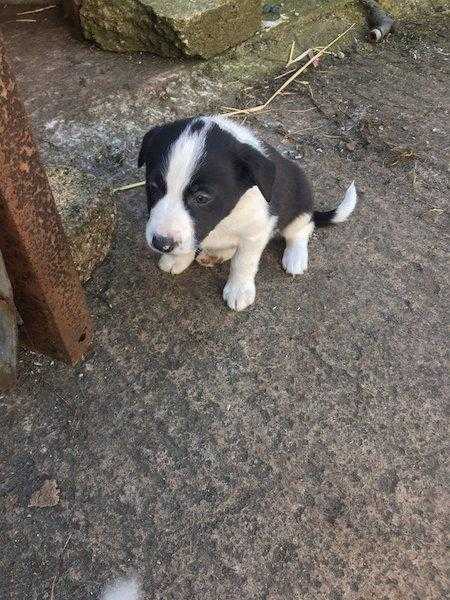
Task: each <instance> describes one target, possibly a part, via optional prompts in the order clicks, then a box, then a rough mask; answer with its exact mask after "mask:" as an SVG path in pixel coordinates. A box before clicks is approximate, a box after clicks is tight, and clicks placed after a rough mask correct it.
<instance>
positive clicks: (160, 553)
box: [0, 19, 448, 600]
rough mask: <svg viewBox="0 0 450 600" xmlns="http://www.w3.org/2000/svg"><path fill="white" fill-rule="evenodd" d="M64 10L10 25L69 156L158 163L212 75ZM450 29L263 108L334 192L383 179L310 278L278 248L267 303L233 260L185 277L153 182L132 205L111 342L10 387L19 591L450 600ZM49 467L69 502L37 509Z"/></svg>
mask: <svg viewBox="0 0 450 600" xmlns="http://www.w3.org/2000/svg"><path fill="white" fill-rule="evenodd" d="M50 21H51V20H50ZM48 27H49V29H47V30H46V29H44V30H39V31H37V32H36V33H35V35H34V38H33V40H31V38H30V41H29V43H27V44H25V43H24V37H23V31H21V30H19V28H18V27H17V25H16V24H12V25H11V27H6V28H5V29H4V33H5V36H6V41H7V42H8V43H9V45H10V48H11V56H12V59H13V62H14V65H15V69H16V73H17V76H18V79H19V81H20V83H21V87H22V90H23V95H24V98H25V100H26V103H27V106H28V108H29V111H30V114H31V115H32V118H33V123H34V125H35V128H36V132H37V137H38V139H39V142H40V144H41V147H42V150H43V155H44V157H45V160H46V161H47V162H48V163H49V164H50V163H52V162H55V161H59V162H61V163H63V164H67V163H71V164H75V165H76V166H78V167H80V168H83V169H88V170H90V171H91V172H94V173H95V174H96V175H97V176H98V177H100V178H103V179H104V180H105V181H109V182H113V183H119V182H120V183H128V182H130V181H133V180H136V179H139V178H140V177H141V176H142V175H141V174H139V173H138V172H137V170H136V169H135V166H134V164H135V159H136V148H137V144H138V140H139V137H140V136H141V135H142V133H143V132H144V131H145V128H146V127H147V126H148V125H149V124H150V123H152V122H153V121H154V119H155V118H156V116H158V115H159V116H161V113H157V110H159V111H160V110H161V109H160V106H163V105H164V104H165V98H167V94H166V90H167V87H166V85H167V81H168V80H170V78H171V77H172V76H174V73H175V71H177V70H179V69H184V68H186V67H182V66H180V65H177V64H174V63H168V62H167V63H163V62H160V61H155V60H154V59H152V58H149V57H133V58H130V57H115V56H112V55H108V54H104V53H100V52H98V51H95V50H93V49H90V48H88V47H86V46H84V45H82V44H76V43H75V42H73V41H72V40H71V39H70V38H69V36H68V35H66V33H65V30H64V29H63V28H62V26H61V25H60V24H58V22H57V20H55V21H54V22H53V21H51V22H49V24H48ZM52 28H53V29H52ZM29 30H30V33H29V35H30V36H31V35H32V31H33V30H32V29H31V27H30V28H29ZM50 31H51V32H52V35H49V32H50ZM445 31H446V28H445V23H444V22H443V21H442V19H440V20H439V22H436V23H433V24H432V25H430V26H427V27H426V28H424V27H423V26H421V25H420V24H416V25H414V24H412V25H410V26H404V27H403V28H402V30H401V31H400V32H399V33H398V34H397V35H396V36H395V37H392V38H391V39H389V40H388V41H387V42H385V43H384V44H382V45H380V46H377V47H376V48H374V49H370V48H368V47H367V46H366V45H365V44H364V43H363V42H361V41H359V42H358V43H357V44H355V45H354V47H353V48H352V50H351V51H349V52H348V53H347V54H346V57H345V58H343V59H341V60H339V59H332V58H329V59H327V60H326V61H324V64H323V65H322V67H321V68H320V69H317V70H316V71H315V72H314V73H311V74H310V75H309V76H308V80H309V82H310V86H309V87H308V86H306V85H304V84H294V85H293V86H292V87H290V88H289V90H288V93H287V94H286V95H283V96H280V97H279V98H278V99H277V101H276V102H275V103H274V105H273V108H272V110H270V111H267V112H266V113H264V114H261V115H259V116H258V118H256V119H253V120H251V121H250V120H249V121H248V123H249V124H251V125H252V126H254V127H255V128H256V130H257V131H258V132H259V134H260V135H261V136H262V137H264V138H266V139H268V140H270V141H272V142H273V143H275V144H276V145H278V147H279V148H280V149H282V150H283V151H285V152H287V153H288V154H289V155H290V156H292V157H293V158H294V159H295V160H298V161H299V162H300V163H301V164H303V165H304V166H305V168H306V169H307V171H308V173H309V174H310V177H311V179H312V181H313V183H314V188H315V190H316V194H317V201H318V204H319V205H320V206H332V205H334V204H336V202H337V201H338V200H339V198H340V196H341V195H342V194H343V192H344V189H345V188H346V186H347V185H348V184H349V183H350V181H351V180H352V179H355V180H356V183H357V186H358V189H359V191H360V203H359V205H358V208H357V211H356V213H355V214H354V216H353V218H352V219H351V221H349V222H348V223H347V224H344V225H342V226H339V227H336V228H333V229H328V230H323V231H320V232H317V233H316V234H315V236H314V239H313V240H312V243H311V246H310V248H311V256H310V268H309V271H308V273H307V274H306V275H305V276H302V277H298V278H295V279H292V278H289V277H287V276H286V275H285V274H284V273H283V271H282V270H281V268H280V264H279V263H280V253H281V244H280V243H279V242H277V241H275V242H274V243H273V244H272V245H271V246H270V247H269V248H268V249H267V251H266V252H265V254H264V257H263V260H262V264H261V269H260V273H259V275H258V280H257V300H256V304H255V305H254V307H252V308H251V309H250V310H247V311H246V312H244V313H232V312H230V311H229V310H227V308H226V307H225V306H224V304H223V303H222V300H221V289H222V287H223V285H224V282H225V280H226V274H227V268H228V267H227V266H226V265H223V266H221V267H220V268H217V269H213V270H205V269H202V268H201V267H199V266H197V265H195V266H193V267H192V268H191V269H190V270H189V271H187V272H186V273H184V274H182V275H180V276H178V277H175V278H173V277H170V276H168V275H166V274H163V273H161V272H160V271H159V270H158V269H157V267H156V263H155V259H154V257H153V256H151V255H150V254H149V252H148V251H147V250H146V248H145V244H144V240H143V230H144V224H145V207H144V193H143V190H142V189H139V190H136V191H134V192H130V193H127V194H123V195H121V196H120V197H119V202H120V219H119V221H120V222H119V226H118V230H117V238H116V241H115V245H114V248H113V251H112V254H111V255H110V257H109V259H108V260H107V261H106V262H105V263H104V264H103V265H102V266H101V267H100V268H99V269H98V270H97V272H96V274H95V277H94V279H93V280H92V281H91V283H90V284H89V286H88V290H87V291H88V298H89V303H90V306H91V309H92V312H93V314H94V317H95V321H96V343H95V346H94V348H93V350H92V353H91V354H90V355H89V356H88V357H87V360H86V362H85V363H84V364H82V365H80V366H79V367H77V368H76V369H75V370H72V369H69V368H67V367H65V366H63V365H60V364H56V363H54V362H51V361H49V360H47V359H45V358H43V357H42V356H38V355H35V354H31V353H29V352H25V351H23V352H22V353H21V356H20V364H19V369H20V376H19V384H18V387H17V390H16V391H15V392H13V393H11V394H10V395H9V396H3V397H1V396H0V411H1V412H0V427H1V444H2V448H1V483H0V502H1V508H0V519H1V536H2V541H1V547H2V551H1V552H0V597H1V598H6V599H8V600H24V599H27V600H37V599H39V600H40V599H44V598H50V599H53V598H54V599H55V600H56V599H57V600H69V599H70V600H85V599H86V598H97V597H98V593H99V590H100V589H101V587H102V586H103V584H104V583H105V582H106V581H108V580H110V579H111V578H113V577H115V576H119V575H122V574H128V573H133V572H135V573H137V574H138V575H139V576H140V577H141V578H142V581H143V585H144V589H145V600H153V599H155V600H156V599H160V600H163V599H164V600H168V599H174V600H178V599H179V600H181V599H183V600H186V599H191V598H192V599H202V600H219V599H220V600H236V599H239V600H256V599H258V600H263V599H265V600H294V599H302V600H319V599H324V600H325V599H327V600H328V599H329V600H338V599H355V600H356V599H358V600H369V599H372V598H377V599H378V598H379V599H402V600H403V599H416V600H425V599H437V598H444V597H445V592H446V587H447V580H446V576H445V559H444V544H445V533H444V524H445V519H446V509H447V506H448V494H447V493H446V488H445V483H446V477H445V476H446V470H445V466H446V465H445V463H446V439H447V429H446V416H445V402H446V384H447V379H446V368H445V367H446V365H445V358H446V336H445V329H444V326H443V324H444V318H445V312H446V311H445V307H446V294H445V250H446V245H445V231H446V228H445V225H446V200H447V195H448V178H447V170H446V169H447V165H446V150H447V139H448V138H447V137H446V136H447V134H448V132H447V129H448V110H447V107H448V103H447V101H448V91H447V88H448V43H447V40H446V39H445V37H444V32H445ZM46 32H47V33H46ZM48 40H52V42H51V44H52V51H50V50H49V52H48V53H47V54H46V53H44V52H42V48H43V47H45V44H47V46H48V44H49V42H48ZM32 41H33V43H31V42H32ZM64 48H65V50H66V51H65V53H64V52H63V51H62V50H63V49H64ZM139 61H141V62H139ZM64 66H66V69H64ZM152 69H153V71H152ZM76 83H77V85H75V84H76ZM279 83H280V81H279V80H278V81H276V82H274V81H272V80H269V81H267V82H266V83H265V84H261V86H259V87H256V88H254V89H252V90H246V92H245V95H244V96H243V97H242V98H241V99H240V103H241V104H242V103H244V104H245V103H246V104H248V105H252V104H255V103H259V102H260V101H261V100H263V99H265V98H267V95H268V94H270V92H271V91H272V90H273V89H275V86H276V85H277V84H279ZM155 90H156V91H155ZM199 93H200V92H199ZM158 94H159V96H160V100H161V103H160V105H159V106H158V108H152V104H151V103H148V102H147V101H146V99H147V98H148V97H149V96H150V97H151V98H156V96H157V95H158ZM165 94H166V95H165ZM155 104H156V101H155ZM167 106H168V107H169V108H167V116H170V114H174V113H175V111H172V112H171V108H170V106H171V105H170V103H168V104H167ZM152 111H154V112H152ZM45 480H55V481H56V482H57V486H58V488H59V490H60V495H59V500H58V497H57V496H54V497H53V500H54V502H53V503H54V504H55V505H54V506H51V507H46V508H37V507H29V506H28V505H29V503H30V499H31V497H32V495H33V493H34V492H35V491H36V490H38V489H39V488H40V487H41V486H42V484H43V482H44V481H45ZM50 503H52V502H50ZM52 589H53V592H54V594H53V596H52Z"/></svg>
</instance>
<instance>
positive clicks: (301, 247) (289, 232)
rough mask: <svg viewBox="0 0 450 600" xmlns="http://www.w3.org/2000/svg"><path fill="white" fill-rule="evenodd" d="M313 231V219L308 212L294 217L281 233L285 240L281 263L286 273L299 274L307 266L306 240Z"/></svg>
mask: <svg viewBox="0 0 450 600" xmlns="http://www.w3.org/2000/svg"><path fill="white" fill-rule="evenodd" d="M313 231H314V221H313V220H312V215H311V214H310V213H304V214H303V215H300V216H298V217H296V218H295V219H294V220H293V221H292V222H291V223H289V225H288V226H287V227H285V229H284V230H283V231H282V235H283V237H284V238H285V240H286V248H285V250H284V254H283V260H282V265H283V268H284V270H285V271H286V273H289V274H290V275H301V274H302V273H304V272H305V271H306V269H307V268H308V241H309V238H310V235H311V234H312V232H313Z"/></svg>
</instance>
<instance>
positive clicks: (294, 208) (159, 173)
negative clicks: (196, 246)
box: [138, 119, 313, 240]
mask: <svg viewBox="0 0 450 600" xmlns="http://www.w3.org/2000/svg"><path fill="white" fill-rule="evenodd" d="M188 126H190V131H191V132H192V133H195V132H198V131H201V129H202V128H203V127H205V123H204V121H202V120H201V119H183V120H179V121H175V122H173V123H169V124H167V125H164V126H161V127H155V128H153V129H152V130H150V131H149V132H148V133H147V134H146V135H145V137H144V139H143V142H142V147H141V151H140V153H139V160H138V166H139V167H141V166H142V165H143V164H144V163H145V165H146V180H147V183H146V189H147V201H148V209H149V211H150V210H151V208H152V206H153V205H154V204H155V203H156V202H157V200H158V199H159V198H161V197H162V196H163V195H164V193H165V184H164V177H163V175H164V169H165V166H166V164H167V158H168V154H169V152H170V148H171V146H172V144H173V143H174V142H175V141H176V140H177V139H178V137H179V136H180V135H181V133H182V132H183V131H184V130H185V129H186V128H187V127H188ZM262 148H263V151H264V152H260V151H259V150H258V149H256V148H255V147H253V146H252V145H249V144H245V143H242V142H240V141H239V140H238V139H236V137H235V136H234V135H232V134H231V133H229V132H228V131H226V130H224V129H222V128H221V127H219V126H218V125H217V124H212V125H209V128H208V132H207V136H206V141H205V151H204V156H203V158H202V161H201V162H200V164H199V166H198V168H197V170H196V172H195V174H194V176H193V177H192V180H191V181H190V183H189V185H188V186H187V188H186V190H185V192H184V202H185V205H186V207H187V209H188V211H189V212H190V213H191V214H192V216H193V220H194V223H195V224H196V228H197V231H196V236H197V239H199V240H201V239H203V238H205V237H206V236H207V235H208V233H210V232H211V231H212V230H213V229H214V228H215V227H216V225H217V224H218V223H219V222H220V221H221V220H222V219H224V218H225V217H226V216H227V215H228V214H230V212H231V211H232V210H233V208H234V207H235V206H236V204H237V202H238V201H239V199H240V198H241V197H242V195H243V194H244V193H245V192H246V191H247V190H248V189H250V188H251V187H253V186H255V185H257V186H258V188H259V189H260V191H261V193H262V194H263V196H264V197H265V199H266V200H267V202H268V204H269V209H270V212H271V213H272V214H273V215H275V216H277V217H278V224H277V227H278V229H280V230H282V229H283V228H284V227H286V226H287V225H288V224H289V223H290V222H291V221H293V220H294V219H295V218H296V217H297V216H299V215H301V214H303V213H313V196H312V191H311V187H310V185H309V183H308V180H307V178H306V176H305V174H304V172H303V171H302V169H301V168H300V167H299V166H298V165H297V164H296V163H294V162H292V161H290V160H288V159H287V158H285V157H283V156H282V155H281V154H280V153H279V152H278V151H277V150H276V149H275V148H273V147H272V146H270V145H269V144H262ZM199 190H201V191H202V192H205V193H206V194H207V195H208V197H209V198H210V201H209V202H207V203H204V204H198V203H195V202H192V197H193V195H194V194H195V193H197V192H198V191H199Z"/></svg>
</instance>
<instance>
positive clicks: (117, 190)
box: [113, 181, 145, 194]
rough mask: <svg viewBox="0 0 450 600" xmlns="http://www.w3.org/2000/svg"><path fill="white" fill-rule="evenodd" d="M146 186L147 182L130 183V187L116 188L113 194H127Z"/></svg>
mask: <svg viewBox="0 0 450 600" xmlns="http://www.w3.org/2000/svg"><path fill="white" fill-rule="evenodd" d="M143 185H145V181H138V182H137V183H129V184H128V185H122V186H121V187H118V188H115V189H114V190H113V194H115V193H116V192H125V191H126V190H132V189H133V188H137V187H142V186H143Z"/></svg>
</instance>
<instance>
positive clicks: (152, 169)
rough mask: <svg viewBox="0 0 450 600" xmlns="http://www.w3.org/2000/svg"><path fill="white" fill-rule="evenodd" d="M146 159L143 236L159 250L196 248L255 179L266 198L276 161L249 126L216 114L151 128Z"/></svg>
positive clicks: (142, 155) (144, 144) (183, 251)
mask: <svg viewBox="0 0 450 600" xmlns="http://www.w3.org/2000/svg"><path fill="white" fill-rule="evenodd" d="M144 164H145V165H146V190H147V202H148V209H149V219H148V222H147V227H146V238H147V242H148V244H149V246H150V247H151V248H153V249H154V250H156V251H158V252H164V253H170V254H186V253H188V252H192V251H194V250H195V249H196V248H197V247H198V245H199V244H200V243H201V241H202V240H203V239H204V238H205V237H206V236H207V235H208V233H210V232H211V231H212V230H213V229H214V227H215V226H216V225H217V224H218V223H219V222H220V221H221V220H222V219H224V218H225V217H226V216H227V215H228V214H229V213H230V212H231V210H232V209H233V208H234V207H235V205H236V204H237V202H238V201H239V199H240V198H241V196H242V195H243V194H244V193H245V192H246V191H247V190H248V189H249V188H251V187H253V186H255V185H257V186H258V187H259V189H260V190H261V192H262V194H263V195H264V197H265V198H266V200H267V201H268V202H270V198H271V191H272V184H273V180H274V176H275V166H274V164H273V163H272V161H271V160H270V159H269V158H268V157H267V156H266V154H265V150H264V148H263V146H262V145H261V144H260V142H259V141H258V140H257V139H256V138H255V137H254V136H253V135H252V134H251V133H250V132H249V131H248V130H247V129H245V128H243V127H241V126H239V125H237V124H235V123H233V122H231V121H228V120H226V119H221V118H220V117H203V118H196V119H186V120H182V121H176V122H174V123H170V124H168V125H163V126H161V127H155V128H154V129H151V130H150V131H149V132H148V133H147V134H146V135H145V137H144V140H143V142H142V147H141V151H140V154H139V161H138V165H139V167H141V166H143V165H144Z"/></svg>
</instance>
